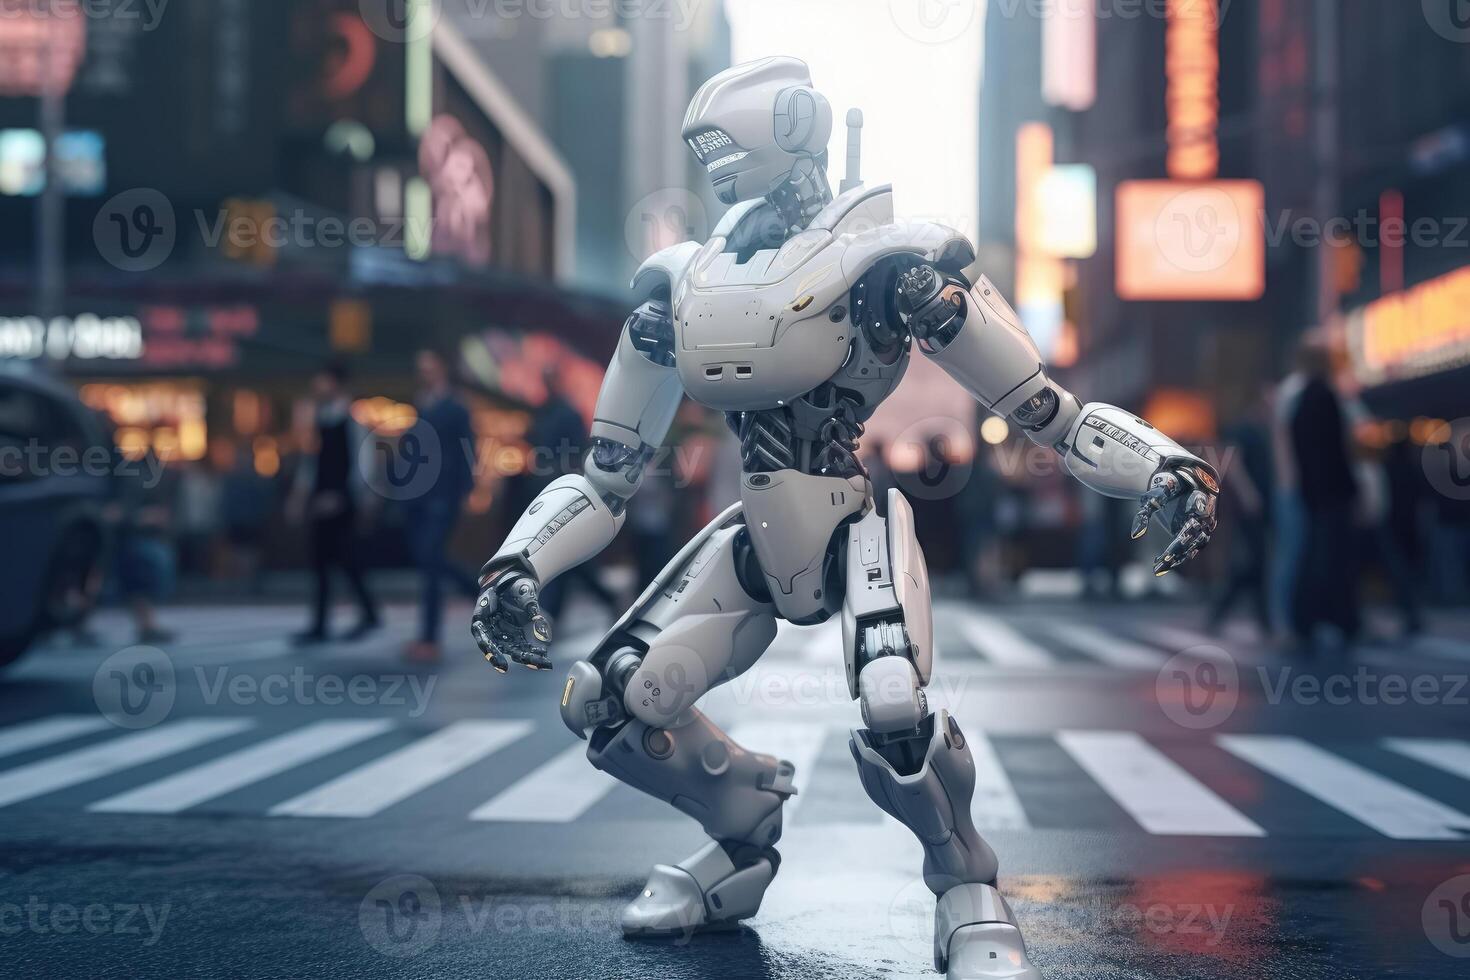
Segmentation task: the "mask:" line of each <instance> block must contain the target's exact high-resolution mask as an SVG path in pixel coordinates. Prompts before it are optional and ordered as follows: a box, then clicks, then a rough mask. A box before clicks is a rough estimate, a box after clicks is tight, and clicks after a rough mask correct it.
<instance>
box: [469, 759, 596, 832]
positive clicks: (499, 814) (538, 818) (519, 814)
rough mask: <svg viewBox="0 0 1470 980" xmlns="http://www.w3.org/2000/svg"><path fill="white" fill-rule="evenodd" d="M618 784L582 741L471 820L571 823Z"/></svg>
mask: <svg viewBox="0 0 1470 980" xmlns="http://www.w3.org/2000/svg"><path fill="white" fill-rule="evenodd" d="M617 785H618V781H617V780H616V779H614V778H613V777H611V776H609V775H608V774H607V773H605V772H603V771H601V770H600V769H594V768H593V767H592V763H590V762H588V761H587V745H586V743H585V742H578V743H577V744H576V745H573V746H572V747H571V748H569V749H567V750H566V751H564V752H562V753H560V754H559V755H557V756H556V758H554V759H552V760H551V761H550V762H548V763H546V764H545V765H543V766H540V767H539V768H537V769H536V770H535V771H533V772H532V773H531V774H530V775H529V776H526V777H525V778H524V779H521V780H520V781H518V782H516V783H515V784H514V785H512V786H511V787H510V788H508V789H506V790H505V791H504V792H502V793H500V794H498V795H496V796H495V797H493V798H492V799H490V800H489V801H488V802H486V803H484V804H482V805H481V806H479V807H477V808H476V809H475V810H473V811H471V813H470V819H471V820H494V821H512V822H513V821H524V822H526V823H570V822H572V821H573V820H576V819H577V818H578V817H580V816H582V815H583V814H584V813H586V812H587V811H588V810H590V809H592V808H593V807H594V806H596V805H597V804H598V803H599V802H601V801H602V798H603V797H605V796H606V795H607V794H608V793H610V792H612V791H613V788H614V787H616V786H617Z"/></svg>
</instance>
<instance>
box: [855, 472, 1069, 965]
mask: <svg viewBox="0 0 1470 980" xmlns="http://www.w3.org/2000/svg"><path fill="white" fill-rule="evenodd" d="M847 560H848V574H847V595H846V598H845V601H844V605H843V612H842V626H843V639H844V641H845V643H846V650H847V676H848V682H849V687H850V690H851V693H852V696H853V697H855V698H860V699H861V702H862V713H863V721H864V722H865V723H866V724H867V727H866V728H860V729H854V730H853V732H852V738H851V741H850V743H849V745H850V747H851V749H852V756H853V759H854V760H855V761H856V762H857V766H858V774H859V776H860V777H861V779H862V783H863V789H865V790H866V791H867V793H868V796H870V797H872V799H873V802H874V803H877V804H878V806H879V807H881V808H882V809H883V811H884V812H886V813H887V814H889V815H890V816H892V817H893V818H894V819H896V820H898V821H899V822H900V823H902V824H903V825H904V826H906V827H908V828H909V829H910V830H911V831H913V832H914V836H916V837H918V839H919V843H920V844H922V845H923V847H924V883H925V884H926V885H928V887H929V890H930V891H932V892H934V894H935V895H936V896H937V897H938V905H937V908H936V912H935V927H934V965H935V969H937V970H939V971H940V972H941V973H943V972H945V971H948V976H949V978H950V980H961V978H964V980H972V978H982V977H984V978H998V977H1009V978H1016V980H1040V974H1039V973H1037V972H1036V970H1035V968H1034V967H1032V966H1031V964H1030V962H1029V960H1028V959H1027V957H1026V944H1025V942H1024V940H1023V939H1022V937H1021V931H1020V928H1019V926H1018V924H1017V922H1016V919H1015V916H1014V915H1013V914H1012V913H1011V910H1010V907H1009V906H1008V905H1007V904H1006V902H1005V899H1004V898H1002V897H1001V894H1000V892H998V891H996V888H995V879H996V874H997V871H998V862H997V860H996V856H995V852H994V851H992V850H991V849H990V845H988V844H986V843H985V840H984V839H983V838H982V837H981V836H980V834H979V833H978V832H977V831H976V829H975V823H974V821H973V819H972V818H971V816H970V800H971V797H972V796H973V794H974V791H975V762H974V759H973V757H972V756H971V754H970V747H969V745H968V743H967V742H966V741H965V736H964V733H963V732H961V731H960V726H959V724H958V723H957V722H956V721H955V720H954V719H953V718H952V717H950V715H949V712H947V711H942V710H941V711H940V712H938V713H937V714H935V713H933V712H931V711H930V710H929V705H928V701H927V699H926V698H925V695H924V686H925V685H926V684H927V683H928V681H929V675H930V670H931V669H932V667H933V647H932V637H933V629H932V625H933V619H932V617H933V613H932V610H931V608H930V603H929V582H928V574H927V572H926V571H925V568H924V556H923V553H922V552H921V551H920V549H919V546H918V543H917V541H916V540H915V538H914V528H913V512H912V511H911V510H910V509H909V506H908V502H907V501H905V500H904V498H903V496H902V495H901V494H899V492H898V491H897V490H890V491H889V494H888V515H887V519H886V520H885V519H884V518H883V517H880V516H879V515H878V513H877V512H876V511H870V512H869V513H868V515H867V516H866V517H864V518H863V519H862V520H861V521H859V522H857V523H856V524H854V525H853V526H852V529H851V531H850V533H849V538H848V548H847Z"/></svg>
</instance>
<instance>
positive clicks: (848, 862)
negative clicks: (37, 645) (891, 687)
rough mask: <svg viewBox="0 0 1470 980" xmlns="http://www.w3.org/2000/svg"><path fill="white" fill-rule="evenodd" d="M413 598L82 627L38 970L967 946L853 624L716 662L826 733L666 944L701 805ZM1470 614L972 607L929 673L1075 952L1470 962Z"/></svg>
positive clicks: (1108, 971) (28, 747) (1067, 966)
mask: <svg viewBox="0 0 1470 980" xmlns="http://www.w3.org/2000/svg"><path fill="white" fill-rule="evenodd" d="M395 613H397V615H395V616H394V617H393V619H392V625H391V626H390V628H389V629H388V630H386V631H385V632H384V633H383V634H380V635H379V636H378V637H376V638H375V639H374V641H372V642H370V643H367V644H363V645H360V646H356V647H350V648H349V647H342V646H327V647H322V648H319V649H316V650H313V651H310V652H302V651H294V650H292V649H290V648H289V647H288V646H287V645H286V643H285V642H284V640H283V637H284V635H285V634H287V633H288V632H290V631H291V630H292V629H293V628H295V627H296V626H297V625H298V619H299V613H298V612H296V611H293V610H283V609H274V608H267V609H239V608H227V607H215V608H193V609H186V610H176V611H173V612H172V613H171V615H170V617H169V619H170V622H171V624H172V625H174V626H176V627H177V628H178V629H179V631H180V640H179V642H178V643H175V644H172V645H170V646H169V647H168V649H167V650H164V651H155V650H128V649H124V650H121V651H119V647H120V646H121V644H113V645H105V646H99V647H95V648H94V647H81V648H76V647H55V648H49V649H44V650H40V651H37V652H36V653H34V654H33V655H32V656H31V657H29V658H28V659H27V660H26V661H24V662H22V663H21V664H19V665H17V666H16V667H14V668H12V669H11V670H10V671H9V672H8V673H7V674H6V675H4V676H3V678H0V835H3V840H4V846H3V848H0V941H3V946H4V949H5V962H6V968H5V973H6V975H12V976H22V977H62V976H66V977H71V976H88V977H111V976H117V977H130V978H131V977H150V978H151V977H213V976H219V977H255V976H260V977H266V976H270V977H287V976H289V977H348V976H350V977H378V976H382V977H420V976H422V977H431V976H432V977H447V976H456V977H457V976H487V977H497V978H509V980H520V978H527V980H530V978H562V977H565V978H591V977H630V978H631V977H637V978H658V977H740V978H746V977H756V978H767V977H768V978H801V980H810V978H820V977H834V978H835V977H842V978H865V977H910V976H913V977H922V976H928V975H932V974H930V973H929V972H928V957H929V942H930V928H931V915H932V898H931V897H930V896H929V894H928V892H927V891H926V890H925V889H924V887H923V885H922V882H921V881H920V879H919V875H918V871H919V862H920V852H919V848H918V845H917V844H916V843H915V842H914V841H913V840H912V839H911V838H910V837H909V836H908V835H907V832H906V831H904V830H903V828H901V827H900V826H899V825H897V824H896V823H894V822H893V821H891V820H889V819H888V818H886V817H884V816H883V815H882V814H881V813H879V812H878V811H877V809H876V808H875V807H874V806H872V804H871V803H870V802H869V801H868V800H867V798H866V797H865V796H864V794H863V793H862V790H861V788H860V786H859V784H858V781H857V776H856V773H855V772H854V769H853V765H852V761H851V758H850V757H849V755H848V751H847V746H846V731H847V728H848V727H849V726H850V725H852V724H855V723H856V718H857V712H856V706H855V705H853V704H852V703H851V702H849V701H848V699H847V696H846V690H845V682H844V681H843V679H842V667H841V652H840V647H839V642H838V640H837V639H836V633H835V631H834V628H832V627H817V628H814V629H807V630H788V631H783V633H782V635H781V637H780V638H779V639H778V641H777V644H776V646H775V647H774V648H773V649H772V650H771V651H770V652H769V653H768V654H767V656H766V658H765V659H764V660H762V662H761V663H760V664H759V665H758V666H757V667H756V668H755V669H754V670H753V671H751V672H750V673H749V674H747V675H746V676H745V677H742V678H740V679H738V680H737V681H735V682H734V683H732V684H729V685H727V686H725V687H724V688H721V689H720V690H719V691H717V692H715V693H714V694H712V695H711V696H710V697H709V698H708V699H707V704H706V708H707V711H708V712H709V713H710V714H711V716H712V717H714V718H715V719H716V720H717V721H718V722H720V723H721V724H724V725H727V726H728V727H729V728H730V730H731V731H732V733H733V734H734V736H735V738H736V739H737V740H738V741H740V742H741V743H742V744H745V745H747V746H748V747H750V748H752V749H756V750H759V751H766V752H772V753H776V754H780V755H782V756H784V757H786V758H788V759H791V760H792V761H794V762H796V764H797V773H798V775H797V785H798V787H799V788H800V794H799V796H798V797H796V799H795V800H794V801H793V802H794V803H795V804H796V806H795V810H794V813H792V812H791V811H789V810H788V820H787V831H786V834H785V837H784V838H783V842H782V845H781V848H780V849H781V852H782V855H783V864H782V870H781V875H780V877H779V878H778V879H777V881H776V883H775V884H774V885H773V886H772V888H771V890H770V892H769V894H768V895H767V899H766V903H765V905H764V907H763V908H762V911H761V913H760V915H759V916H758V917H756V918H755V919H753V920H751V922H750V923H749V926H748V927H747V928H744V929H741V930H738V931H735V932H732V933H728V934H722V935H716V936H703V937H698V938H696V939H695V940H694V941H692V942H688V943H685V942H663V943H646V942H643V943H638V942H628V941H624V940H623V939H621V938H620V937H619V935H618V933H617V930H616V922H617V916H618V912H619V910H620V909H621V906H622V904H623V903H624V902H625V901H627V900H628V898H630V897H631V895H632V894H633V892H634V891H635V890H636V889H637V888H638V887H639V885H641V883H642V881H643V879H644V876H645V875H646V873H647V870H648V867H649V866H650V865H651V864H653V863H655V862H658V861H672V860H677V859H678V858H681V857H683V856H685V855H686V854H687V853H689V852H691V851H692V850H693V849H694V848H695V847H696V846H697V845H698V844H699V842H700V834H699V831H698V828H697V827H696V826H695V825H694V823H693V822H692V821H690V820H688V819H687V818H684V817H682V816H680V815H678V814H677V813H673V812H671V811H669V810H668V809H667V808H665V807H663V806H662V805H661V804H658V803H657V802H655V801H653V800H651V799H648V798H646V797H642V796H640V795H639V794H637V793H636V792H634V791H632V790H630V789H627V788H626V787H622V786H618V785H616V784H614V783H612V782H610V781H609V780H607V779H606V778H605V777H603V776H602V775H601V774H599V773H597V772H595V771H594V770H592V769H591V768H590V767H589V766H587V765H586V763H585V760H583V759H582V758H581V743H579V742H577V741H576V740H575V739H574V738H573V737H572V735H571V734H570V733H569V732H567V731H566V729H565V728H564V727H562V725H561V723H560V721H559V719H558V717H557V715H556V698H557V696H558V693H559V691H560V687H561V685H560V679H561V674H560V672H559V671H558V672H557V673H554V674H552V675H550V676H547V675H537V674H532V673H530V672H525V671H518V672H515V673H512V674H510V675H508V676H506V677H500V676H498V675H494V674H493V673H492V672H491V671H489V670H488V669H486V668H485V666H484V665H483V663H481V662H480V661H479V659H478V657H476V656H474V655H473V654H472V653H471V651H470V650H469V645H468V642H467V641H466V642H464V643H462V644H460V643H457V644H456V647H455V649H454V650H453V651H452V655H451V656H450V657H449V658H448V661H447V662H446V664H445V665H444V666H442V667H439V668H423V667H408V666H405V665H404V664H403V663H402V662H401V661H400V660H399V659H398V647H399V644H400V643H401V641H402V640H403V638H404V637H405V636H406V635H407V630H408V625H409V624H408V621H407V620H408V616H407V614H406V612H404V611H401V610H396V611H395ZM462 618H463V617H462V616H458V617H457V618H456V619H455V620H452V621H458V619H462ZM98 625H99V628H100V629H101V631H102V632H103V633H104V634H105V635H122V634H123V632H124V631H123V627H122V624H121V622H120V621H119V620H117V619H113V618H109V617H103V618H102V619H101V620H99V623H98ZM589 625H590V624H588V623H586V622H583V623H581V624H580V625H579V624H576V623H573V624H569V626H568V630H567V631H566V632H568V633H569V634H570V635H569V638H568V639H566V640H565V641H562V643H561V644H560V645H559V647H558V649H557V650H555V651H554V657H555V659H557V660H558V665H559V666H563V665H565V664H566V663H567V662H568V661H569V660H570V659H571V658H572V657H573V656H574V655H575V653H576V651H577V650H578V649H579V648H585V647H586V646H587V645H588V644H589V643H590V641H591V636H592V634H591V633H589V632H587V627H589ZM1467 627H1470V620H1467V619H1466V618H1464V617H1451V618H1445V619H1441V620H1440V621H1439V622H1438V623H1436V625H1435V629H1434V631H1433V635H1431V636H1429V637H1426V638H1425V639H1423V640H1421V641H1419V642H1417V643H1415V644H1413V645H1412V646H1405V645H1402V644H1393V643H1385V644H1383V645H1380V646H1377V647H1372V648H1368V649H1365V650H1362V651H1360V652H1359V653H1358V655H1357V658H1356V659H1355V660H1353V661H1351V662H1348V661H1341V660H1336V659H1330V660H1323V661H1320V662H1317V663H1313V664H1300V663H1294V662H1290V661H1285V660H1282V659H1279V658H1278V657H1277V656H1276V655H1275V654H1273V653H1271V652H1269V651H1267V650H1265V649H1263V648H1262V646H1261V644H1259V643H1258V642H1257V641H1256V640H1255V639H1254V638H1253V637H1252V636H1251V635H1250V634H1249V633H1248V632H1246V631H1231V632H1228V633H1227V635H1226V637H1225V638H1224V640H1212V639H1211V638H1209V637H1205V636H1202V635H1200V634H1199V632H1198V630H1197V628H1196V625H1195V624H1194V623H1193V622H1192V615H1191V613H1190V611H1189V610H1187V609H1185V608H1182V607H1162V606H1161V607H1149V606H1128V607H1123V608H1119V609H1107V608H1104V607H1093V606H1079V605H1067V604H1056V605H1008V606H1003V607H987V608H983V609H982V608H979V607H975V606H971V605H968V604H960V603H946V604H943V605H941V607H940V609H939V612H938V615H937V631H938V638H937V639H938V646H939V654H940V655H939V660H938V667H937V670H936V678H935V682H934V684H933V685H932V686H931V689H930V693H931V695H932V697H931V701H932V702H934V703H937V704H940V705H943V706H946V707H948V708H949V709H950V710H951V711H952V712H953V713H954V714H955V715H956V716H957V718H958V719H959V720H960V722H961V724H962V725H963V726H964V728H965V730H966V732H967V734H969V736H970V739H971V742H972V743H973V745H974V748H975V751H976V757H977V768H978V770H979V773H980V788H979V790H978V791H977V794H976V801H975V807H974V810H975V816H976V820H977V823H979V824H980V825H981V826H982V828H983V830H984V832H985V834H986V836H987V837H988V838H989V839H990V840H991V842H992V844H993V845H994V846H995V848H996V850H997V851H998V852H999V853H1000V855H1001V859H1002V868H1001V885H1002V888H1003V890H1004V891H1006V892H1007V893H1008V894H1009V895H1010V897H1011V899H1012V903H1013V905H1014V906H1015V909H1016V911H1017V914H1018V915H1019V917H1020V918H1021V920H1022V922H1023V924H1024V926H1025V928H1026V932H1027V936H1028V940H1029V943H1030V946H1031V950H1032V954H1033V958H1034V960H1035V961H1036V963H1037V964H1038V965H1039V966H1040V967H1041V968H1042V970H1043V971H1044V973H1045V975H1046V976H1047V977H1049V978H1053V980H1061V978H1076V980H1102V978H1113V977H1118V978H1125V977H1126V978H1130V980H1152V978H1161V980H1162V978H1211V980H1215V978H1231V980H1233V978H1242V980H1245V978H1250V980H1262V978H1272V980H1274V978H1278V977H1279V978H1283V980H1287V978H1289V980H1308V978H1324V980H1326V978H1331V980H1348V978H1375V977H1400V976H1401V977H1412V978H1416V980H1423V978H1438V977H1446V978H1449V977H1463V976H1466V975H1467V972H1470V816H1467V814H1470V712H1467V707H1466V705H1467V702H1470V685H1467V675H1470V629H1467Z"/></svg>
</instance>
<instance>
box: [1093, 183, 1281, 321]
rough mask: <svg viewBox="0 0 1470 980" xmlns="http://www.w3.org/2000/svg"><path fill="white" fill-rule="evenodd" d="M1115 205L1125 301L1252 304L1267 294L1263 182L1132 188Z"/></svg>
mask: <svg viewBox="0 0 1470 980" xmlns="http://www.w3.org/2000/svg"><path fill="white" fill-rule="evenodd" d="M1116 203H1117V289H1118V296H1119V297H1120V298H1122V299H1126V300H1253V299H1259V298H1260V297H1261V294H1262V293H1264V292H1265V289H1266V230H1265V225H1264V215H1265V209H1266V194H1265V190H1264V188H1263V187H1262V186H1261V184H1260V183H1259V182H1258V181H1254V180H1213V181H1176V180H1133V181H1125V182H1124V183H1121V184H1119V185H1118V191H1117V198H1116Z"/></svg>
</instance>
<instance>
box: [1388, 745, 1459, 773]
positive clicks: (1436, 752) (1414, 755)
mask: <svg viewBox="0 0 1470 980" xmlns="http://www.w3.org/2000/svg"><path fill="white" fill-rule="evenodd" d="M1383 744H1384V746H1385V747H1387V748H1389V749H1391V750H1393V751H1394V752H1397V753H1398V754H1399V755H1406V756H1408V757H1409V758H1411V759H1414V760H1416V761H1418V762H1422V763H1424V764H1425V765H1426V766H1433V767H1434V768H1436V769H1440V770H1443V771H1444V772H1447V773H1450V774H1451V775H1454V776H1459V777H1460V778H1462V779H1470V742H1457V741H1455V740H1454V739H1448V738H1386V739H1384V740H1383Z"/></svg>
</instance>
